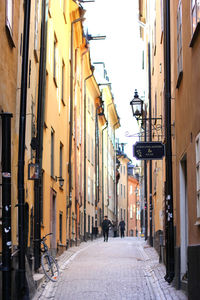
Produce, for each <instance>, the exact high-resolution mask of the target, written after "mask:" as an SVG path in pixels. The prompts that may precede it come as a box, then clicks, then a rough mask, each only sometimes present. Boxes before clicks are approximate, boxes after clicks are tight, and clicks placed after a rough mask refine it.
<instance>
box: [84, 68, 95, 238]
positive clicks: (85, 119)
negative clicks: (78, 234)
mask: <svg viewBox="0 0 200 300" xmlns="http://www.w3.org/2000/svg"><path fill="white" fill-rule="evenodd" d="M92 76H93V70H92V74H91V75H89V76H88V77H86V78H85V79H84V206H83V209H84V241H85V242H86V241H87V239H86V203H87V201H86V184H87V182H86V142H87V141H86V126H87V118H86V105H87V103H86V102H87V101H86V81H87V80H88V79H89V78H91V77H92Z"/></svg>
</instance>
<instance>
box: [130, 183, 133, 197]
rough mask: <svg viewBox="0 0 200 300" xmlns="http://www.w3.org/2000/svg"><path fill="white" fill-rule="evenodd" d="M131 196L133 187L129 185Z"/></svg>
mask: <svg viewBox="0 0 200 300" xmlns="http://www.w3.org/2000/svg"><path fill="white" fill-rule="evenodd" d="M132 194H133V186H132V185H131V186H130V195H132Z"/></svg>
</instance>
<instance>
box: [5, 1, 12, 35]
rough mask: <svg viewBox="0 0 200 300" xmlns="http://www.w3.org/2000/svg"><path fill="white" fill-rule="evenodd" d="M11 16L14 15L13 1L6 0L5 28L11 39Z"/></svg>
mask: <svg viewBox="0 0 200 300" xmlns="http://www.w3.org/2000/svg"><path fill="white" fill-rule="evenodd" d="M13 14H14V0H6V27H7V28H8V31H9V33H10V37H11V38H12V39H13Z"/></svg>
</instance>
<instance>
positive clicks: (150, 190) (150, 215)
mask: <svg viewBox="0 0 200 300" xmlns="http://www.w3.org/2000/svg"><path fill="white" fill-rule="evenodd" d="M148 62H149V66H148V69H149V72H148V73H149V141H150V142H151V141H152V132H151V130H152V124H151V50H150V43H148ZM152 212H153V203H152V160H150V161H149V227H150V228H149V229H150V232H149V243H150V246H151V247H153V235H152V231H153V230H152V226H153V223H152V215H153V214H152Z"/></svg>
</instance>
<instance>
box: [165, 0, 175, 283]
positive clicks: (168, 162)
mask: <svg viewBox="0 0 200 300" xmlns="http://www.w3.org/2000/svg"><path fill="white" fill-rule="evenodd" d="M164 38H165V44H164V45H165V48H164V49H165V51H164V66H165V108H166V110H165V136H166V145H165V147H166V159H165V166H166V194H165V197H166V199H165V201H166V205H165V207H166V258H167V259H166V260H167V263H166V275H165V280H166V281H167V282H169V283H170V282H172V280H173V278H174V224H173V219H174V218H173V180H172V176H173V173H172V143H171V56H170V1H169V0H166V1H165V31H164Z"/></svg>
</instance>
